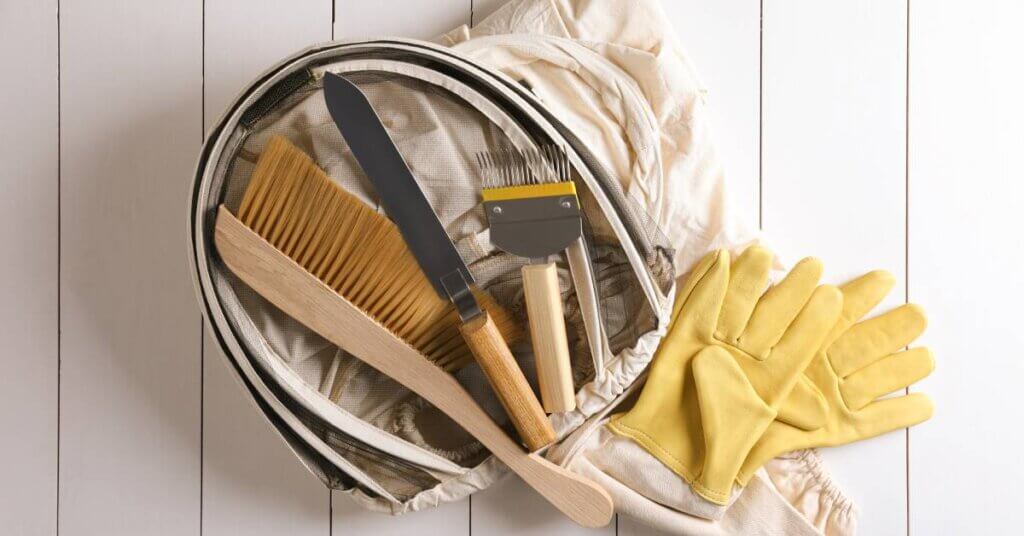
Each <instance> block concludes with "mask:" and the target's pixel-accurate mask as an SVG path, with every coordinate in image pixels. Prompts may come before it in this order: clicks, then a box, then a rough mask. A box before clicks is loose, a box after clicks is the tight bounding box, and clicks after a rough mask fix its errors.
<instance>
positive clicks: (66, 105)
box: [0, 0, 1024, 536]
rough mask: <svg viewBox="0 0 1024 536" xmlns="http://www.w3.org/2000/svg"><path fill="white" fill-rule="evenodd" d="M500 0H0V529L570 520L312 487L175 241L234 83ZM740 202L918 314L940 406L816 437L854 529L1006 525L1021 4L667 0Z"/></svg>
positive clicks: (1011, 491)
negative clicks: (879, 280) (925, 323)
mask: <svg viewBox="0 0 1024 536" xmlns="http://www.w3.org/2000/svg"><path fill="white" fill-rule="evenodd" d="M501 1H502V0H387V1H383V0H373V1H371V0H334V4H333V5H332V3H331V0H302V1H292V2H278V1H272V0H230V1H229V0H192V1H190V2H167V1H164V2H159V1H155V0H154V1H131V2H128V1H122V0H88V1H87V0H60V1H58V0H0V246H2V247H3V253H2V254H0V341H2V342H0V345H2V346H0V364H2V372H0V430H2V431H3V432H2V434H0V527H2V529H0V532H2V533H4V534H16V535H36V534H39V535H48V534H57V533H58V532H59V533H60V534H64V535H69V536H74V535H93V534H96V535H99V534H168V535H199V534H206V535H220V534H246V535H264V534H266V535H270V534H274V535H277V534H295V535H318V536H323V535H331V534H337V535H342V534H345V535H349V534H351V535H358V534H446V535H448V534H452V535H460V534H511V533H516V534H537V535H541V534H544V535H548V534H556V533H557V534H582V533H585V532H590V533H593V534H606V535H611V534H621V535H641V534H650V533H651V532H650V531H649V530H648V529H645V528H644V527H642V526H639V525H637V524H636V523H634V522H631V521H630V520H628V519H626V518H619V519H617V520H616V522H615V523H613V524H612V525H610V526H609V527H607V528H605V529H601V530H595V531H587V530H584V529H580V528H578V527H576V526H574V525H573V524H571V523H570V522H569V521H566V520H564V519H562V518H561V517H560V516H559V515H558V514H557V513H556V512H555V511H554V510H553V509H552V508H551V507H550V506H548V505H547V504H546V503H545V502H544V501H543V500H541V499H540V498H538V497H537V496H535V495H534V494H533V493H531V492H530V491H529V490H528V489H527V488H526V487H525V486H524V485H522V484H521V483H520V482H518V481H517V480H515V479H514V478H510V479H506V480H504V481H502V482H501V483H499V484H498V485H496V486H494V487H493V488H491V489H489V490H487V491H485V492H482V493H480V494H478V495H476V496H475V497H473V498H472V500H467V501H463V502H460V503H456V504H450V505H447V506H444V507H442V508H438V509H434V510H430V511H427V512H422V513H416V514H412V515H408V516H404V517H398V518H390V517H386V516H383V515H380V514H375V513H370V512H366V511H363V510H360V509H358V508H357V507H355V506H354V505H353V504H350V502H349V501H348V499H347V498H346V497H344V496H342V495H341V494H335V495H334V496H332V494H331V493H330V492H329V491H327V489H326V488H324V487H323V486H322V485H321V484H320V482H319V481H317V480H316V479H315V478H314V477H313V476H311V475H310V474H308V473H307V472H306V470H305V469H304V468H303V467H302V466H301V465H300V464H299V462H298V461H297V460H296V459H295V458H294V457H293V456H292V455H291V454H290V452H289V451H288V449H287V448H286V446H285V444H284V443H283V441H281V440H280V439H279V438H278V437H277V436H276V435H275V433H274V432H272V431H271V428H270V427H269V426H268V425H267V424H265V423H264V422H263V420H262V417H260V416H259V414H258V413H257V411H256V410H255V408H254V407H252V405H251V404H250V403H249V402H248V401H247V400H245V399H244V398H243V392H242V390H241V389H240V388H238V386H236V385H235V382H234V380H232V379H230V376H229V373H228V371H227V369H226V367H225V364H224V363H223V362H222V357H221V356H220V355H218V352H219V350H218V349H217V348H216V345H215V344H214V343H213V342H212V341H211V339H210V338H209V337H208V336H207V335H206V334H205V333H204V327H203V326H202V322H201V319H200V315H199V312H198V309H197V307H196V305H195V303H194V301H195V298H194V294H193V291H192V288H191V282H190V279H189V275H188V269H187V265H186V248H185V245H184V243H185V238H184V235H185V231H184V228H185V206H186V182H187V180H188V179H189V177H190V173H191V171H192V166H193V164H194V161H195V157H196V154H197V151H198V149H199V146H200V143H201V141H202V136H203V132H204V130H205V128H206V127H207V126H208V125H210V124H211V123H212V122H213V121H214V120H215V119H216V117H217V114H219V113H220V111H221V109H222V108H223V107H224V106H225V105H226V104H227V103H228V101H229V99H231V98H232V97H233V96H234V95H235V93H236V91H237V90H238V89H239V88H240V87H241V86H242V85H243V84H245V83H246V82H247V81H248V80H249V79H250V78H252V77H253V76H255V75H256V74H258V73H259V72H261V71H262V70H263V69H264V68H265V67H267V66H268V65H270V64H271V63H273V62H274V61H276V60H277V59H279V58H281V57H283V56H285V55H288V54H290V53H291V52H293V51H295V50H298V49H300V48H303V47H305V46H306V45H309V44H311V43H315V42H321V41H327V40H330V39H343V38H354V37H366V36H375V35H402V36H412V37H431V36H433V35H436V34H439V33H441V32H443V31H446V30H448V29H450V28H452V27H454V26H457V25H459V24H463V23H472V22H473V21H480V20H482V18H483V17H485V16H486V15H487V14H488V13H490V12H491V11H493V10H494V9H496V8H497V7H498V5H500V3H501ZM665 1H666V6H665V7H666V11H667V13H668V15H669V16H670V17H671V19H672V21H673V23H674V24H675V26H676V28H677V30H678V32H679V35H680V38H681V40H682V42H683V44H684V46H685V47H686V49H687V50H688V52H689V53H690V56H691V58H692V59H693V61H694V62H695V63H696V65H697V66H698V68H699V70H700V71H701V73H702V74H703V76H704V79H705V82H706V84H707V86H708V88H709V90H710V102H711V111H712V117H713V120H714V128H715V132H716V133H717V135H716V138H717V139H718V142H719V146H720V151H721V153H722V155H723V156H724V159H725V161H726V164H727V170H728V172H729V180H730V182H731V185H732V188H733V190H734V191H736V192H737V193H738V196H739V198H738V202H739V205H740V206H741V207H742V208H744V209H745V210H746V212H747V213H748V214H749V217H750V218H751V220H752V221H755V222H760V224H761V226H762V227H763V228H764V229H765V231H767V233H768V234H769V239H770V243H771V244H774V245H775V246H776V247H778V248H779V249H780V250H782V251H785V252H790V253H793V254H800V255H802V254H815V255H818V256H820V257H822V258H823V259H824V260H825V261H826V266H827V268H828V270H829V273H830V278H831V279H833V280H834V281H841V280H844V279H845V278H847V277H849V276H851V275H854V274H856V273H860V272H863V271H866V270H869V269H872V268H886V269H888V270H890V271H892V272H893V273H895V274H897V275H898V277H899V280H900V284H899V286H898V290H897V292H895V293H894V295H893V296H892V298H891V300H890V302H889V304H890V305H895V304H897V303H900V302H903V301H906V300H910V301H915V302H918V303H921V304H923V305H924V306H925V307H926V308H927V310H928V311H929V316H930V319H931V325H930V328H929V331H928V333H927V334H926V339H927V343H928V344H929V345H931V346H932V348H933V349H934V351H935V354H936V358H937V362H938V369H937V371H936V373H935V374H934V375H933V377H932V378H930V379H928V380H927V381H925V382H923V383H921V384H920V385H919V386H916V387H915V388H914V389H915V390H923V391H926V392H928V393H929V394H931V395H932V396H933V398H934V399H935V402H936V417H935V418H934V419H933V420H932V421H931V422H929V423H926V424H925V425H922V426H920V427H918V428H915V429H913V430H911V431H909V432H897V433H892V434H889V435H887V436H884V437H882V438H879V439H876V440H872V441H870V442H865V443H862V444H857V445H852V446H847V447H843V448H838V449H829V450H827V451H825V457H826V458H827V460H828V462H829V465H830V467H831V469H832V471H833V473H834V474H835V477H836V479H837V480H838V481H840V483H841V484H842V485H843V486H844V487H845V489H846V490H847V491H848V493H849V494H850V495H851V496H853V498H854V499H855V501H856V502H857V503H858V504H859V506H860V511H861V522H860V526H861V531H862V533H863V534H868V535H890V534H915V535H916V534H928V535H930V534H1018V533H1020V531H1021V527H1022V526H1024V508H1021V507H1020V506H1019V503H1020V502H1021V499H1022V498H1024V494H1022V492H1020V491H1019V489H1020V482H1021V481H1022V480H1024V469H1022V467H1021V464H1020V452H1019V451H1020V448H1021V447H1020V445H1021V444H1022V441H1024V432H1022V431H1021V423H1022V422H1024V418H1022V417H1024V416H1022V411H1021V409H1020V405H1021V402H1020V398H1019V393H1020V392H1021V390H1022V388H1021V384H1022V383H1024V350H1022V348H1024V334H1022V329H1021V327H1020V326H1019V322H1020V321H1021V313H1020V304H1021V303H1024V283H1022V281H1024V275H1022V273H1024V253H1022V252H1021V249H1022V246H1024V239H1022V238H1021V233H1022V232H1024V224H1022V222H1021V219H1022V217H1024V163H1022V160H1021V158H1022V156H1021V155H1022V153H1024V134H1022V132H1024V74H1022V73H1024V69H1022V65H1024V64H1022V60H1021V57H1022V53H1024V32H1022V31H1021V20H1024V7H1021V6H1020V5H1019V4H1018V3H1015V2H1004V1H999V0H988V1H979V2H957V1H953V0H895V1H894V0H866V1H858V2H850V1H843V0H761V1H759V0H717V1H711V0H703V1H700V0H665Z"/></svg>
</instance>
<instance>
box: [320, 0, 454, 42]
mask: <svg viewBox="0 0 1024 536" xmlns="http://www.w3.org/2000/svg"><path fill="white" fill-rule="evenodd" d="M469 13H470V0H402V2H400V3H399V2H360V1H358V0H334V37H335V38H336V39H364V38H373V37H414V38H417V39H431V38H433V37H436V36H438V35H441V34H443V33H445V32H447V31H448V30H451V29H452V28H455V27H457V26H461V25H463V24H469Z"/></svg>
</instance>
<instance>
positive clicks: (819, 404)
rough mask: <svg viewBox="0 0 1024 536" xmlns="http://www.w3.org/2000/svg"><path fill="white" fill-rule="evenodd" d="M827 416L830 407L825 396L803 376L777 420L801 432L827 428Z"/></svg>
mask: <svg viewBox="0 0 1024 536" xmlns="http://www.w3.org/2000/svg"><path fill="white" fill-rule="evenodd" d="M827 416H828V405H827V404H826V402H825V395H823V394H821V391H820V390H819V389H818V388H817V387H816V386H815V385H814V382H812V381H811V380H810V379H809V378H808V377H807V376H806V375H804V374H801V375H800V379H799V381H797V382H796V385H794V386H793V390H792V391H790V392H789V396H788V397H786V400H785V401H784V402H783V403H782V407H780V408H779V414H778V415H776V416H775V420H777V421H782V422H784V423H786V424H789V425H791V426H794V427H796V428H799V429H801V430H817V429H818V428H821V427H822V426H825V418H826V417H827Z"/></svg>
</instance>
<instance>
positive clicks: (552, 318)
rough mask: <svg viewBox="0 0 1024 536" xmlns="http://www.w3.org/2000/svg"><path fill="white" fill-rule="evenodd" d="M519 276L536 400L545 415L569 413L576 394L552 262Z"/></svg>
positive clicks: (532, 266) (527, 268)
mask: <svg viewBox="0 0 1024 536" xmlns="http://www.w3.org/2000/svg"><path fill="white" fill-rule="evenodd" d="M522 273H523V290H524V291H525V293H526V312H527V315H528V316H529V317H530V341H531V342H532V343H533V360H534V362H535V363H536V365H537V380H538V382H539V383H540V399H541V400H542V401H543V402H544V409H545V410H547V411H549V412H552V413H554V412H556V411H571V410H573V409H575V408H576V392H575V390H573V386H572V365H571V363H570V362H569V341H568V339H567V338H566V336H565V318H564V317H563V315H562V293H561V291H560V290H559V288H558V272H557V270H556V269H555V263H553V262H549V263H547V264H528V265H526V266H523V270H522Z"/></svg>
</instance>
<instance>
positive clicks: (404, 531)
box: [331, 492, 488, 536]
mask: <svg viewBox="0 0 1024 536" xmlns="http://www.w3.org/2000/svg"><path fill="white" fill-rule="evenodd" d="M333 512H334V522H333V524H332V526H331V531H332V534H336V535H341V536H357V535H363V534H366V535H375V534H387V535H388V536H420V535H423V534H438V535H441V534H443V535H444V536H448V535H453V536H454V535H458V534H469V505H468V501H461V502H455V503H447V504H442V505H441V506H438V507H436V508H428V509H426V510H422V511H419V512H409V513H406V514H402V515H399V516H391V515H388V514H385V513H381V512H372V511H369V510H366V509H364V508H363V507H361V506H359V505H358V504H356V502H355V501H353V500H352V499H350V498H349V497H348V496H346V495H345V494H343V493H341V492H336V493H335V494H334V502H333ZM478 534H488V533H486V532H485V533H478Z"/></svg>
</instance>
